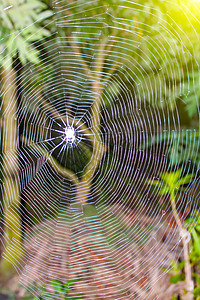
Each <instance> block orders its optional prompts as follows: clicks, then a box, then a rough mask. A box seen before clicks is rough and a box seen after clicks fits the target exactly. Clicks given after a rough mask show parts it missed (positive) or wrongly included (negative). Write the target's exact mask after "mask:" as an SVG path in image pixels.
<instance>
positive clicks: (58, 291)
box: [34, 278, 83, 300]
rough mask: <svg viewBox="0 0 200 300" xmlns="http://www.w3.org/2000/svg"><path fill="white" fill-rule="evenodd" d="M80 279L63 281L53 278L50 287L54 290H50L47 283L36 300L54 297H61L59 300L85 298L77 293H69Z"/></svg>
mask: <svg viewBox="0 0 200 300" xmlns="http://www.w3.org/2000/svg"><path fill="white" fill-rule="evenodd" d="M79 280H80V279H78V278H76V279H69V280H67V281H66V282H65V283H62V282H61V281H59V280H56V279H54V280H52V281H51V282H50V285H49V286H50V288H51V290H53V292H49V290H48V289H47V287H46V285H44V286H43V287H42V290H41V296H40V297H39V298H38V297H35V298H34V300H38V299H41V300H45V299H49V297H50V298H52V297H54V298H53V299H59V300H61V299H62V300H73V299H74V300H75V299H83V296H82V295H76V296H70V295H69V293H70V292H71V290H72V288H73V286H74V284H75V283H77V282H78V281H79Z"/></svg>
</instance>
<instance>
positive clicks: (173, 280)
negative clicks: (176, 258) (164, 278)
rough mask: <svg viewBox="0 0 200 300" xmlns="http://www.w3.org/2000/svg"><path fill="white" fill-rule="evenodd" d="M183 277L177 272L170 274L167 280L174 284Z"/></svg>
mask: <svg viewBox="0 0 200 300" xmlns="http://www.w3.org/2000/svg"><path fill="white" fill-rule="evenodd" d="M184 279H185V278H184V276H183V275H181V274H177V275H174V276H171V277H170V279H169V280H170V282H171V283H173V284H176V283H177V282H179V281H184Z"/></svg>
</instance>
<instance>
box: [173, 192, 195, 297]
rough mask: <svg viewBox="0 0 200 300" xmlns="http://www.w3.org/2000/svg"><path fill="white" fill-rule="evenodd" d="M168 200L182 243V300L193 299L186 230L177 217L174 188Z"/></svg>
mask: <svg viewBox="0 0 200 300" xmlns="http://www.w3.org/2000/svg"><path fill="white" fill-rule="evenodd" d="M170 200H171V206H172V212H173V215H174V218H175V221H176V224H177V227H178V230H179V233H180V236H181V238H182V244H183V255H184V261H185V266H184V271H185V284H186V294H185V295H184V300H192V299H193V281H192V268H191V264H190V257H189V241H188V231H187V230H186V229H184V228H183V226H182V223H181V220H180V218H179V215H178V212H177V209H176V201H175V191H174V189H172V190H171V192H170Z"/></svg>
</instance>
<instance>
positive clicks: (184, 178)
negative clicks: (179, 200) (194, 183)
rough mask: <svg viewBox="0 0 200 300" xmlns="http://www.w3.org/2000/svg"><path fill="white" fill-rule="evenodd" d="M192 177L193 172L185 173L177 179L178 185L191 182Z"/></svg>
mask: <svg viewBox="0 0 200 300" xmlns="http://www.w3.org/2000/svg"><path fill="white" fill-rule="evenodd" d="M193 177H194V174H188V175H186V176H185V177H183V178H181V179H180V180H179V181H178V185H179V186H180V185H182V184H187V183H190V182H191V179H192V178H193Z"/></svg>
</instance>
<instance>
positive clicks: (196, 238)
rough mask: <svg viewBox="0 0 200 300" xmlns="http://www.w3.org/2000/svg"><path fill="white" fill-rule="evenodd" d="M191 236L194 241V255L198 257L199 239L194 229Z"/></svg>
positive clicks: (199, 251) (199, 253)
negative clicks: (196, 254)
mask: <svg viewBox="0 0 200 300" xmlns="http://www.w3.org/2000/svg"><path fill="white" fill-rule="evenodd" d="M191 235H192V238H193V240H194V250H195V252H196V253H198V255H200V237H199V236H198V234H197V232H196V230H195V229H194V228H193V229H192V231H191Z"/></svg>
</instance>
